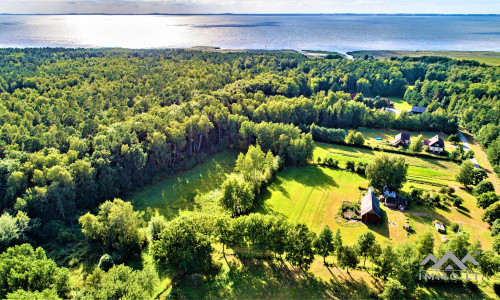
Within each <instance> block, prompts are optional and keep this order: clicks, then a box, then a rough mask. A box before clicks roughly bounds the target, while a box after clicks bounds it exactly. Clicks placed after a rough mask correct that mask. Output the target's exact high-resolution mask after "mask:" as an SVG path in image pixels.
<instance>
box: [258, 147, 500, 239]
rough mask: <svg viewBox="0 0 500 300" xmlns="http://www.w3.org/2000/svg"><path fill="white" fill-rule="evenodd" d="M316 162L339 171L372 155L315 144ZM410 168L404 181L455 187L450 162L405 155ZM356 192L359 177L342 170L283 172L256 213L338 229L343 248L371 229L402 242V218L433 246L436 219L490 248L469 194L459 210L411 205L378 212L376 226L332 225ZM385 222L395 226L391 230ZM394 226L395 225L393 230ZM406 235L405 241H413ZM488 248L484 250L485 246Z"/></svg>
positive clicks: (365, 184)
mask: <svg viewBox="0 0 500 300" xmlns="http://www.w3.org/2000/svg"><path fill="white" fill-rule="evenodd" d="M316 145H317V146H316V149H315V152H314V155H315V157H317V156H318V155H319V156H321V157H323V158H324V157H327V156H331V157H332V158H333V159H335V160H338V161H339V162H340V165H341V167H343V166H344V165H345V162H346V161H347V160H352V161H356V162H360V161H362V162H370V161H371V160H373V158H374V156H375V155H378V154H380V153H374V151H370V150H366V149H358V148H352V147H346V146H339V145H329V144H323V143H316ZM404 157H405V159H406V161H407V162H408V163H409V164H410V167H409V171H408V173H409V178H410V179H411V178H416V179H418V181H421V182H429V183H434V182H436V181H438V182H442V183H449V184H450V185H455V186H456V185H458V184H457V183H456V182H454V175H455V173H454V172H456V170H458V165H457V164H455V163H453V162H448V161H440V160H435V159H424V158H418V157H411V156H404ZM410 186H415V187H421V188H423V189H425V190H433V191H435V192H437V191H438V189H439V188H438V187H435V186H433V185H430V184H420V183H415V182H411V181H409V182H408V183H406V184H405V187H404V189H406V190H408V189H409V188H410ZM358 187H363V188H367V187H368V182H367V180H366V179H365V178H363V177H362V176H360V175H357V174H353V173H349V172H347V171H343V170H335V169H330V168H327V167H320V166H316V165H309V166H305V167H295V168H286V169H285V170H284V171H282V172H280V173H279V175H278V177H277V178H276V180H275V181H274V182H273V183H272V184H271V185H270V186H269V187H268V191H266V192H265V193H264V194H263V195H262V198H261V202H262V203H261V209H260V211H261V212H264V213H272V214H278V215H284V216H286V217H288V218H289V219H290V220H291V221H293V222H300V223H305V224H306V225H308V226H309V227H310V228H312V229H313V230H315V231H319V230H320V229H321V228H322V227H323V226H325V225H329V226H330V227H331V228H332V229H333V230H336V229H337V228H341V231H342V233H343V237H344V239H345V240H346V242H347V243H354V242H355V241H356V239H357V237H358V236H359V234H361V233H362V232H364V231H366V230H373V231H374V233H375V234H376V236H377V238H378V239H379V240H380V241H382V242H391V241H396V242H398V243H399V242H403V241H404V240H405V239H406V231H405V230H404V229H403V228H402V226H403V224H404V223H405V221H406V218H407V217H409V218H410V223H411V224H412V226H413V227H414V228H415V232H416V233H421V232H424V231H426V230H432V231H433V232H434V233H435V237H436V241H437V242H439V241H440V240H441V236H440V235H439V234H438V233H437V232H435V229H434V227H433V225H432V221H434V220H440V221H443V222H444V223H445V225H449V224H450V223H451V222H455V223H461V224H462V225H463V229H464V230H465V231H467V232H469V233H470V234H471V237H472V240H475V239H478V240H480V241H482V242H483V244H484V245H490V243H491V242H492V238H491V236H490V232H489V230H488V225H487V224H486V223H484V222H482V221H481V219H480V218H481V214H482V209H480V208H477V207H476V200H475V197H474V196H472V195H471V194H469V193H468V192H466V191H464V190H462V189H458V190H457V194H458V195H459V196H460V197H461V198H462V199H463V200H464V205H463V206H464V209H460V210H457V209H454V208H430V207H427V206H425V205H422V206H419V205H413V206H412V207H411V209H410V210H409V211H407V212H400V211H393V210H389V209H386V208H385V207H382V211H383V214H382V215H383V216H382V218H383V221H382V224H381V225H368V226H367V225H364V224H359V225H358V226H353V227H346V226H343V225H340V224H338V223H337V222H336V221H335V214H336V213H337V212H338V210H339V208H340V207H341V204H342V201H343V200H351V201H352V200H355V201H356V200H359V199H360V197H361V193H360V190H359V188H358ZM388 221H391V222H394V223H393V225H391V224H389V223H388ZM394 224H397V225H394ZM413 236H414V235H411V236H410V238H413ZM488 248H489V246H488Z"/></svg>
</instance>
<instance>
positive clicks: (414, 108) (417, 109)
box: [410, 106, 427, 114]
mask: <svg viewBox="0 0 500 300" xmlns="http://www.w3.org/2000/svg"><path fill="white" fill-rule="evenodd" d="M426 110H427V107H423V106H412V107H411V110H410V112H413V113H419V114H422V113H424V112H425V111H426Z"/></svg>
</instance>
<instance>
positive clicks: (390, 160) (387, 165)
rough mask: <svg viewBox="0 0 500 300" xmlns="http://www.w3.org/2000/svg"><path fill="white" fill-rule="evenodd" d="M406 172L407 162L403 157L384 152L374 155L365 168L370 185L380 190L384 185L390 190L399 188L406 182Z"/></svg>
mask: <svg viewBox="0 0 500 300" xmlns="http://www.w3.org/2000/svg"><path fill="white" fill-rule="evenodd" d="M407 173H408V164H407V163H406V162H405V159H404V158H402V157H390V156H388V155H385V154H384V155H381V156H377V157H375V159H374V161H373V162H372V163H371V164H369V165H368V167H367V168H366V177H367V178H368V181H369V182H370V185H371V186H373V187H374V188H376V189H378V190H380V191H381V190H382V189H383V188H384V187H385V186H387V188H389V189H390V190H399V189H400V188H401V187H402V186H403V183H404V182H406V174H407Z"/></svg>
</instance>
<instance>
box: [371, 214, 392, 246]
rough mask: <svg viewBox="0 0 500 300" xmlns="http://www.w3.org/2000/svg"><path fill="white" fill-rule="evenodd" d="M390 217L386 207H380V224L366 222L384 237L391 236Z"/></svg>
mask: <svg viewBox="0 0 500 300" xmlns="http://www.w3.org/2000/svg"><path fill="white" fill-rule="evenodd" d="M388 222H389V218H388V217H387V212H386V211H385V210H384V209H380V224H366V225H367V226H368V228H369V229H370V230H372V231H374V232H376V233H378V234H380V235H381V236H383V237H386V238H388V239H389V238H390V236H391V235H390V232H389V223H388Z"/></svg>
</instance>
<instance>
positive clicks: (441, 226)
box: [434, 222, 446, 233]
mask: <svg viewBox="0 0 500 300" xmlns="http://www.w3.org/2000/svg"><path fill="white" fill-rule="evenodd" d="M434 226H435V227H436V230H437V232H439V233H445V232H446V229H445V228H444V224H443V223H442V222H436V223H434Z"/></svg>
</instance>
